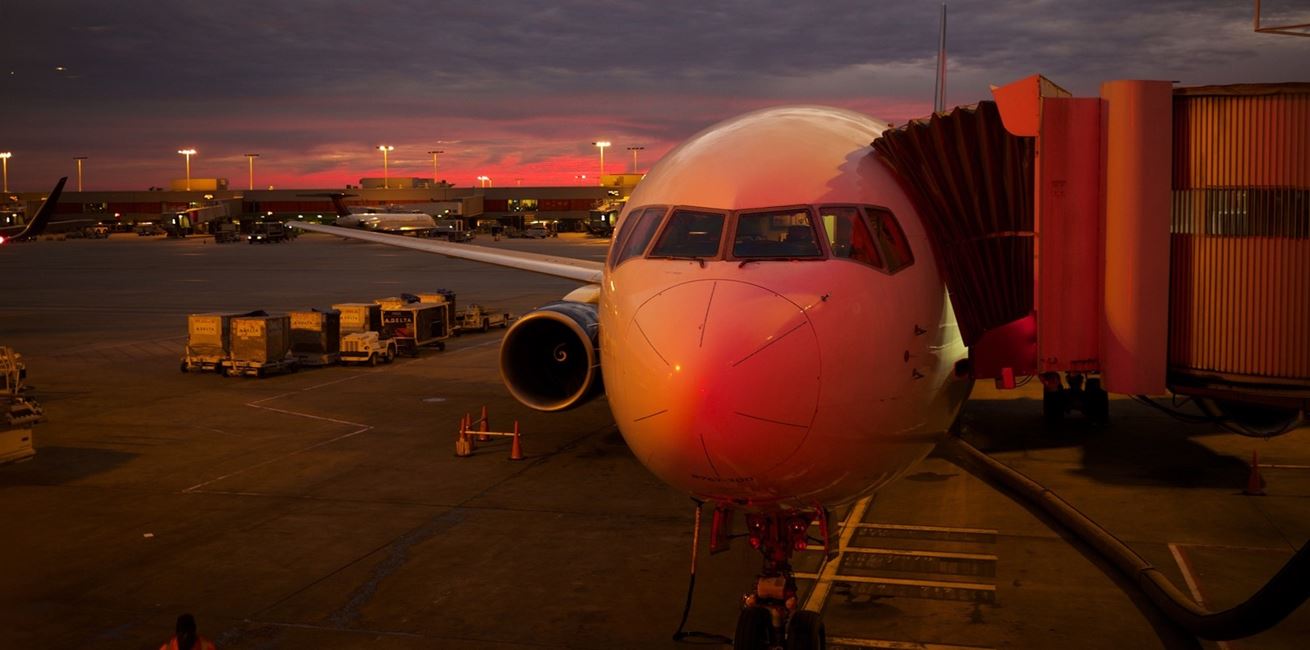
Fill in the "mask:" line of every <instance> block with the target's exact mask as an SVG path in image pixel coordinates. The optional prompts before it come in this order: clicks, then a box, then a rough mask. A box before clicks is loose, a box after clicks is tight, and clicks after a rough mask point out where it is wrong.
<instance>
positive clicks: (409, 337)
mask: <svg viewBox="0 0 1310 650" xmlns="http://www.w3.org/2000/svg"><path fill="white" fill-rule="evenodd" d="M450 331H451V316H450V305H449V304H448V303H422V302H415V303H410V304H408V305H405V306H403V307H398V308H395V309H384V310H382V336H383V337H384V338H393V339H395V340H396V347H397V349H398V350H399V351H400V352H401V353H404V354H408V355H409V356H411V357H417V356H418V350H419V348H421V347H427V346H431V347H435V348H436V349H437V350H445V349H446V343H445V340H446V339H448V338H450Z"/></svg>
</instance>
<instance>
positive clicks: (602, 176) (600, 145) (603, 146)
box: [592, 140, 610, 185]
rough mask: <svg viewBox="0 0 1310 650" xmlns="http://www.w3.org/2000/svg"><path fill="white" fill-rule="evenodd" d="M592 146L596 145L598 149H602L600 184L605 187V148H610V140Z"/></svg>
mask: <svg viewBox="0 0 1310 650" xmlns="http://www.w3.org/2000/svg"><path fill="white" fill-rule="evenodd" d="M592 144H594V145H596V148H598V149H600V184H601V185H604V184H605V147H608V146H610V143H609V141H608V140H601V141H599V142H593V143H592Z"/></svg>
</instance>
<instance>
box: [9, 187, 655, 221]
mask: <svg viewBox="0 0 1310 650" xmlns="http://www.w3.org/2000/svg"><path fill="white" fill-rule="evenodd" d="M640 178H641V176H640V175H638V174H607V175H605V177H604V181H605V183H604V185H591V186H532V187H526V186H525V187H518V186H516V187H483V188H478V187H456V186H454V185H451V184H449V183H446V182H444V181H434V180H433V179H428V178H390V179H387V181H386V183H385V185H384V183H383V180H382V179H381V178H362V179H360V182H359V184H358V185H354V186H351V185H348V186H347V187H346V188H345V189H336V188H331V189H322V188H320V189H264V190H259V189H256V190H245V189H229V187H228V182H227V179H225V178H209V179H205V178H192V179H190V187H191V189H190V190H187V189H185V187H186V184H185V181H182V180H179V181H175V182H171V183H170V186H169V188H167V189H165V188H162V187H160V188H153V187H152V188H150V189H148V190H144V191H96V192H70V191H67V190H65V191H64V193H63V195H62V196H61V197H60V200H59V205H58V207H57V209H56V211H55V215H54V217H53V219H52V226H51V228H52V231H57V230H58V222H59V221H65V220H72V221H76V222H77V223H79V224H86V223H94V222H101V223H107V224H114V225H119V226H121V227H124V228H126V227H131V226H133V225H136V224H145V223H152V224H169V223H170V222H175V221H176V220H177V219H178V218H179V217H180V216H185V217H186V220H187V221H189V222H190V225H191V226H192V227H193V228H195V229H196V230H198V231H201V232H203V231H205V230H206V229H207V228H206V224H207V223H208V222H212V221H214V220H278V221H287V220H293V219H301V220H311V221H327V222H331V221H332V219H334V218H335V217H336V212H335V210H334V209H333V205H332V201H331V199H330V197H329V195H330V194H333V193H342V194H345V195H347V196H346V198H345V203H346V205H347V206H350V207H356V206H358V207H368V208H376V209H382V208H388V207H396V208H402V207H403V209H406V210H414V211H422V212H428V213H429V214H432V215H433V216H435V217H438V218H457V219H462V220H464V221H465V226H466V227H467V228H469V229H483V230H490V229H492V228H498V227H499V228H524V227H527V226H529V225H543V226H546V227H549V228H551V229H554V230H557V231H559V232H580V231H587V230H594V226H595V225H596V224H602V225H606V226H608V225H612V223H613V220H614V219H615V218H616V217H617V216H618V211H619V210H621V209H622V205H623V202H624V201H625V200H626V199H627V197H628V195H629V194H631V193H632V189H633V188H634V187H635V186H636V184H637V181H639V180H640ZM6 198H9V197H6ZM44 198H45V194H44V193H42V192H21V193H17V194H14V195H13V200H11V201H10V202H9V203H8V204H7V206H6V208H5V209H4V210H3V212H4V217H3V218H0V221H3V220H4V219H8V220H10V221H17V220H20V219H21V218H22V216H21V215H22V214H24V213H25V214H33V213H34V212H35V210H36V208H37V207H38V206H39V205H40V203H41V201H42V200H43V199H44Z"/></svg>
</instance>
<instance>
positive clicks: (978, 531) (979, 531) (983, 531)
mask: <svg viewBox="0 0 1310 650" xmlns="http://www.w3.org/2000/svg"><path fill="white" fill-rule="evenodd" d="M840 525H841V526H847V525H852V526H854V527H856V528H872V529H877V530H907V531H917V532H930V533H967V534H972V535H996V534H997V532H996V531H995V530H991V529H988V528H950V527H947V526H906V525H901V524H866V523H857V524H847V523H846V522H844V521H843V522H842V523H841V524H840Z"/></svg>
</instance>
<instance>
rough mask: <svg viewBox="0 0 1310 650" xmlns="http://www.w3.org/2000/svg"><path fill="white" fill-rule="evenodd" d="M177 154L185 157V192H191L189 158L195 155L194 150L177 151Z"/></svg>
mask: <svg viewBox="0 0 1310 650" xmlns="http://www.w3.org/2000/svg"><path fill="white" fill-rule="evenodd" d="M177 152H178V153H180V154H182V155H183V156H186V191H188V192H190V191H191V156H194V155H196V150H195V149H178V150H177Z"/></svg>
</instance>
